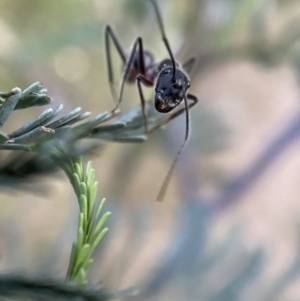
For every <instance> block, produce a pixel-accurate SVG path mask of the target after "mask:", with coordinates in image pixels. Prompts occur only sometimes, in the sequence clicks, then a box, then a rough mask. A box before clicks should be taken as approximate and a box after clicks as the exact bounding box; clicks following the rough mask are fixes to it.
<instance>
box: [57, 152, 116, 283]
mask: <svg viewBox="0 0 300 301" xmlns="http://www.w3.org/2000/svg"><path fill="white" fill-rule="evenodd" d="M62 167H63V169H64V170H65V172H66V174H67V175H68V177H69V179H70V182H71V183H72V186H73V189H74V192H75V194H76V196H77V199H78V204H79V216H78V229H77V240H76V242H74V244H73V247H72V252H71V257H70V262H69V268H68V272H67V279H68V280H69V281H71V282H72V283H73V284H75V285H77V286H78V285H83V284H86V273H87V270H88V268H89V267H90V265H91V264H92V262H93V260H92V259H91V255H92V253H93V252H94V250H95V249H96V247H97V246H98V245H99V243H100V241H101V240H102V238H103V237H104V236H105V234H106V233H107V231H108V228H103V225H104V223H105V222H106V220H107V218H108V217H109V215H110V214H111V213H110V212H106V213H104V214H102V213H101V209H102V207H103V205H104V202H105V199H103V200H102V201H101V202H100V204H98V205H96V204H95V201H96V196H97V188H98V182H96V181H95V170H94V169H93V168H92V163H91V161H89V162H88V164H87V167H86V170H84V167H83V164H82V159H81V158H79V159H73V160H71V161H70V163H69V164H64V165H63V166H62Z"/></svg>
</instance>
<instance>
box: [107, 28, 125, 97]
mask: <svg viewBox="0 0 300 301" xmlns="http://www.w3.org/2000/svg"><path fill="white" fill-rule="evenodd" d="M104 37H105V56H106V62H107V71H108V82H109V87H110V91H111V94H112V96H113V99H114V100H115V102H116V101H117V99H118V98H117V93H116V90H115V89H114V86H113V84H114V77H113V68H112V60H111V49H110V39H111V40H112V42H113V43H114V46H115V48H116V50H117V52H118V54H119V56H120V58H121V60H122V62H123V65H125V63H126V54H125V52H124V50H123V48H122V46H121V44H120V42H119V40H118V38H117V37H116V35H115V33H114V32H113V30H112V28H111V27H110V26H109V25H107V26H106V27H105V31H104Z"/></svg>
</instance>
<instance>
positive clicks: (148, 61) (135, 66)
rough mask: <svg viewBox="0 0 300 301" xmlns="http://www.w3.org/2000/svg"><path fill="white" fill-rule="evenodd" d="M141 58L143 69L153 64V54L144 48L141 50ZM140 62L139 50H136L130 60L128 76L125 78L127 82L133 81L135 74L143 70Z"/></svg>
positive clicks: (147, 68) (134, 80)
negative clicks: (131, 60) (130, 65)
mask: <svg viewBox="0 0 300 301" xmlns="http://www.w3.org/2000/svg"><path fill="white" fill-rule="evenodd" d="M143 60H144V69H145V70H149V69H150V68H151V66H152V65H153V61H154V58H153V55H152V54H151V53H150V52H149V51H146V50H145V51H144V52H143ZM140 63H141V58H140V52H139V51H138V50H136V51H135V54H134V58H133V62H132V67H131V69H130V71H129V74H128V77H127V78H126V80H127V81H128V82H129V83H135V82H136V77H137V75H138V74H141V73H143V72H144V70H141V66H140ZM125 68H126V65H125V66H124V67H123V69H125Z"/></svg>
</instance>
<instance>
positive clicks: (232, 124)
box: [0, 0, 300, 301]
mask: <svg viewBox="0 0 300 301" xmlns="http://www.w3.org/2000/svg"><path fill="white" fill-rule="evenodd" d="M157 2H158V5H159V8H160V11H161V14H162V18H163V21H164V24H165V29H166V33H167V36H168V39H169V41H170V44H171V47H172V49H173V51H174V53H176V58H177V60H178V61H179V62H181V63H183V62H185V61H186V60H187V59H188V58H190V57H192V56H195V57H197V63H196V65H195V67H194V69H193V70H192V73H191V74H190V78H191V88H190V92H191V93H193V94H195V95H196V96H197V97H198V98H199V103H198V105H197V106H195V107H194V108H193V109H192V110H191V123H192V135H191V139H190V141H189V143H188V146H187V147H186V149H185V150H184V153H183V154H182V156H181V157H180V161H179V163H178V165H177V167H176V170H175V173H174V176H173V178H172V181H171V184H170V186H169V188H168V190H167V194H166V197H165V199H164V202H163V203H157V202H156V201H155V200H156V196H157V193H158V191H159V189H160V187H161V185H162V182H163V180H164V176H165V174H166V173H167V171H168V168H169V167H170V164H171V162H172V159H173V158H174V156H175V154H176V152H177V150H178V148H179V146H180V144H181V143H182V141H183V139H184V131H185V119H184V117H182V118H181V117H179V118H177V119H176V120H173V121H172V122H170V123H169V124H167V125H166V126H165V127H164V129H161V130H158V131H156V132H155V133H153V134H151V135H150V136H149V139H148V141H146V142H145V143H143V144H117V143H108V144H107V145H106V146H105V148H104V149H101V151H99V153H98V154H94V155H93V156H89V155H87V156H86V159H87V160H88V159H93V163H94V166H95V169H96V177H97V180H98V181H99V191H98V195H99V199H101V198H102V197H106V198H107V202H106V209H107V210H110V211H112V216H111V218H110V221H109V227H110V232H109V234H108V235H107V237H106V238H105V240H104V241H103V243H102V244H101V245H100V247H99V250H97V252H96V253H95V255H94V256H93V257H94V260H95V264H94V265H93V266H92V267H91V272H90V281H91V282H92V283H95V284H99V283H100V282H101V283H103V285H104V286H105V287H109V288H113V289H122V288H128V287H136V288H138V289H140V290H141V294H140V295H138V296H136V297H135V299H136V300H170V299H171V300H213V301H218V300H222V301H226V300H228V301H229V300H230V301H232V300H254V299H255V300H264V301H267V300H299V298H300V289H299V284H300V282H299V281H300V277H299V276H300V259H299V251H300V250H299V248H300V240H299V239H300V228H299V221H300V218H299V217H300V202H299V194H300V185H299V183H300V155H299V150H300V139H299V138H300V108H299V70H300V69H299V68H300V51H299V50H300V44H299V41H300V3H299V1H297V0H238V1H237V0H186V1H180V0H173V1H168V0H161V1H157ZM106 24H110V25H111V26H112V27H113V29H114V31H115V33H116V35H117V36H118V37H119V39H120V43H121V45H122V46H123V47H124V49H125V51H126V52H129V51H130V47H131V45H132V42H133V41H134V40H135V38H136V37H137V36H141V37H143V39H144V43H145V48H146V49H147V50H150V51H151V52H152V53H153V55H154V56H155V59H156V61H160V60H162V59H164V58H166V57H167V51H166V49H165V47H164V45H163V43H162V40H161V36H160V32H159V29H158V25H157V22H156V18H155V15H154V13H153V8H152V7H151V5H150V3H149V1H147V0H112V1H104V0H90V1H87V0H75V1H74V0H73V1H71V0H60V1H46V0H27V1H22V0H14V1H9V0H2V1H1V2H0V36H1V47H0V75H1V90H2V91H6V90H10V89H11V88H13V87H14V86H18V87H20V88H25V87H27V86H29V85H30V84H31V83H33V82H35V81H40V82H43V83H44V84H45V86H46V87H47V88H48V91H49V92H48V93H49V96H50V97H51V98H53V104H52V106H53V107H54V106H57V105H59V104H64V110H65V111H66V112H67V111H69V110H71V109H73V108H75V107H76V106H80V107H82V109H83V110H85V111H91V112H92V114H93V115H96V114H98V113H99V112H102V111H106V110H108V111H109V110H111V109H112V108H113V107H114V102H113V99H112V96H111V93H110V90H109V86H108V80H107V68H106V60H105V49H104V27H105V25H106ZM113 62H114V74H115V82H116V87H118V84H119V82H120V78H121V75H122V68H121V60H120V58H119V57H118V55H117V53H116V51H113ZM144 91H145V94H146V95H147V99H149V100H152V98H153V90H152V89H151V88H145V89H144ZM138 105H139V97H138V93H137V89H136V86H135V85H126V88H125V94H124V101H123V103H122V112H128V111H129V110H130V109H132V108H134V107H135V106H138ZM43 109H44V108H32V109H28V110H26V111H25V113H24V111H16V112H14V113H13V118H12V117H11V118H10V120H9V121H8V122H7V124H6V125H5V126H6V128H5V130H7V131H9V130H13V129H16V128H18V127H19V126H21V125H22V124H24V123H25V122H26V121H28V120H30V119H32V118H33V117H34V116H36V115H37V114H38V112H41V111H42V110H43ZM9 156H10V154H9V153H8V152H3V151H2V153H1V161H2V162H1V163H3V162H5V160H6V158H9ZM20 182H21V183H20V186H18V187H11V186H5V185H2V186H1V188H0V208H1V209H0V268H1V272H18V273H20V272H21V273H22V274H23V275H28V276H46V277H55V278H61V279H64V277H65V273H66V269H67V265H68V259H69V255H70V251H71V243H72V242H73V241H74V240H75V238H76V225H77V213H78V204H77V202H76V198H75V195H74V193H73V191H72V189H71V186H70V184H69V183H68V180H67V178H66V177H65V175H64V174H63V173H60V172H58V173H55V174H54V175H49V176H37V177H32V178H30V179H24V181H20ZM132 299H133V298H130V300H132Z"/></svg>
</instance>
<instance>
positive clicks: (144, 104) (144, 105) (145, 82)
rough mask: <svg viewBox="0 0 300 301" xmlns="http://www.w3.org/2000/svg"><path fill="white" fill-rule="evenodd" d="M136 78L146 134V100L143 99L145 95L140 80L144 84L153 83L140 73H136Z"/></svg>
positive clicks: (146, 132)
mask: <svg viewBox="0 0 300 301" xmlns="http://www.w3.org/2000/svg"><path fill="white" fill-rule="evenodd" d="M136 80H137V87H138V91H139V96H140V100H141V105H142V113H143V117H144V125H145V134H148V133H149V131H148V120H147V114H146V101H145V97H144V94H143V89H142V85H141V82H142V83H144V84H146V85H153V82H151V81H149V80H148V79H147V78H146V77H145V76H143V75H142V74H140V75H138V76H137V78H136Z"/></svg>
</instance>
